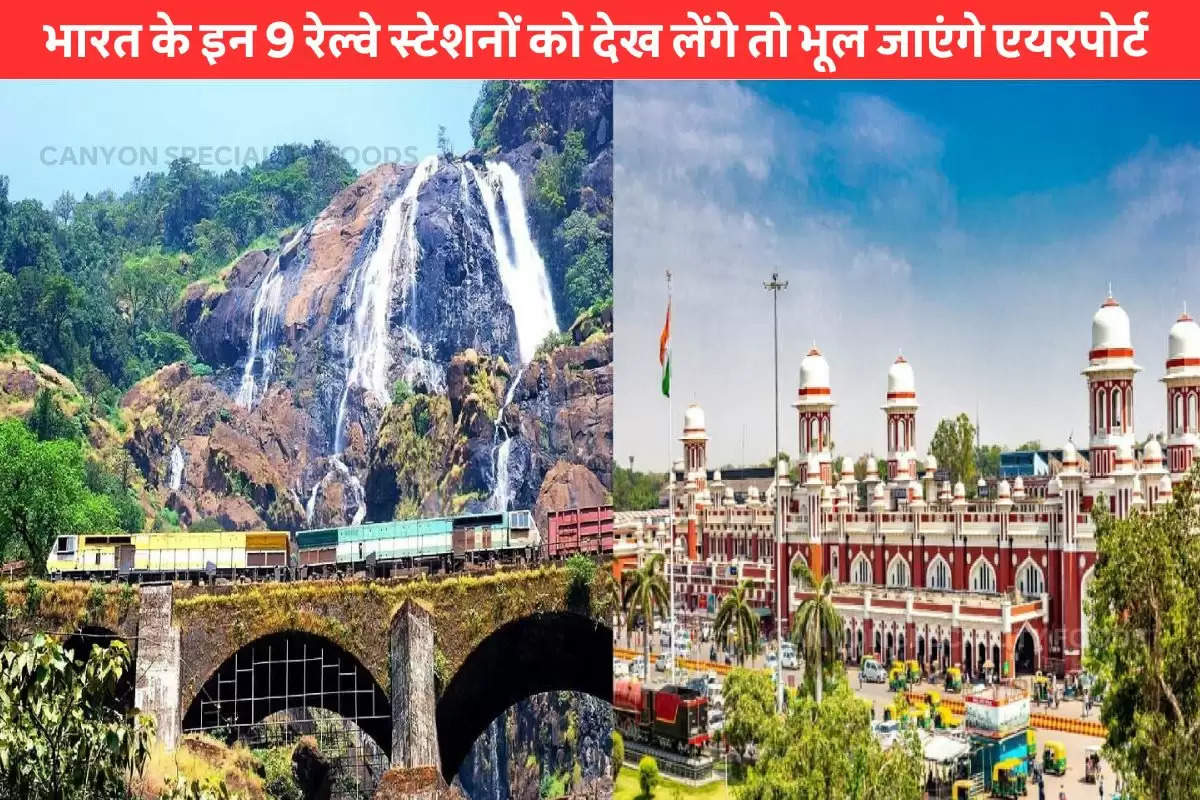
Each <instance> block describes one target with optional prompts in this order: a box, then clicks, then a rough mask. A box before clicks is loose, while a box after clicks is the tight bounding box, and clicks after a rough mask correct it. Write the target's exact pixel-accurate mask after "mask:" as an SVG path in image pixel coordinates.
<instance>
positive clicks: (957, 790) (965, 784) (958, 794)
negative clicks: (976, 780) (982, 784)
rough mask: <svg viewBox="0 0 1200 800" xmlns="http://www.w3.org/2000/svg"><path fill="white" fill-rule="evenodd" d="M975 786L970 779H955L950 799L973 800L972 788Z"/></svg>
mask: <svg viewBox="0 0 1200 800" xmlns="http://www.w3.org/2000/svg"><path fill="white" fill-rule="evenodd" d="M974 787H975V785H974V784H973V783H971V782H970V781H968V780H959V781H955V782H954V786H953V787H952V788H951V789H950V800H971V789H973V788H974Z"/></svg>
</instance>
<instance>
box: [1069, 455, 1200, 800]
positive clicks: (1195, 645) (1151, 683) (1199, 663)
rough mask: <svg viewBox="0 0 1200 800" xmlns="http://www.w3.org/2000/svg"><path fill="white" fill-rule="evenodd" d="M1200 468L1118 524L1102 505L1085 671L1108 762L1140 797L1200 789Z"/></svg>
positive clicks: (1183, 793)
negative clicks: (1094, 685)
mask: <svg viewBox="0 0 1200 800" xmlns="http://www.w3.org/2000/svg"><path fill="white" fill-rule="evenodd" d="M1198 480H1200V466H1198V467H1195V468H1193V470H1192V472H1191V473H1190V474H1189V475H1188V476H1187V478H1186V479H1185V480H1183V481H1181V482H1180V483H1179V484H1177V485H1176V487H1175V489H1174V493H1173V496H1172V501H1171V503H1170V504H1169V505H1167V506H1165V507H1160V508H1157V509H1155V510H1154V511H1153V512H1151V513H1139V514H1133V515H1131V516H1130V517H1128V518H1127V519H1117V518H1116V517H1114V516H1112V515H1110V514H1108V513H1106V512H1104V511H1103V509H1102V504H1100V503H1097V504H1096V506H1095V508H1096V509H1097V511H1096V512H1095V513H1096V522H1097V534H1096V538H1097V541H1096V544H1097V551H1098V552H1097V563H1096V568H1095V577H1094V579H1093V580H1092V581H1091V584H1090V588H1089V590H1088V594H1087V597H1086V598H1085V603H1086V606H1085V609H1086V613H1088V614H1089V619H1090V624H1089V627H1088V642H1087V651H1086V653H1085V658H1084V665H1085V666H1086V667H1087V669H1088V670H1089V671H1090V672H1092V673H1093V674H1094V675H1096V676H1097V678H1098V681H1099V684H1100V686H1102V687H1103V688H1104V702H1103V704H1102V706H1101V720H1102V721H1103V722H1104V724H1105V725H1106V726H1108V739H1107V741H1106V743H1105V757H1106V758H1107V759H1108V760H1109V761H1110V762H1111V763H1112V765H1113V766H1114V767H1115V768H1116V770H1117V771H1118V772H1119V773H1121V774H1122V775H1124V776H1125V777H1126V779H1127V780H1128V782H1129V787H1130V796H1131V797H1138V798H1141V797H1146V798H1150V797H1194V796H1196V790H1197V787H1200V760H1198V759H1197V758H1196V752H1197V749H1198V748H1200V508H1198V507H1197V493H1196V490H1197V481H1198Z"/></svg>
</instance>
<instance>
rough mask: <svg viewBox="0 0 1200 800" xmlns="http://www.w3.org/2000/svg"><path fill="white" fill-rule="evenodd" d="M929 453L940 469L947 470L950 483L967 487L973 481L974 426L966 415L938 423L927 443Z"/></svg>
mask: <svg viewBox="0 0 1200 800" xmlns="http://www.w3.org/2000/svg"><path fill="white" fill-rule="evenodd" d="M929 452H930V453H932V454H933V455H934V457H935V458H937V460H938V464H939V465H940V466H941V468H942V469H946V470H949V472H950V480H951V482H955V481H962V482H963V483H965V484H967V485H968V486H970V485H971V483H972V482H973V481H974V480H975V457H974V452H975V426H974V425H972V424H971V418H970V417H968V416H967V415H966V414H959V415H958V416H957V417H955V418H954V419H944V420H942V421H941V422H939V423H938V426H937V428H936V429H935V430H934V432H933V439H931V440H930V442H929Z"/></svg>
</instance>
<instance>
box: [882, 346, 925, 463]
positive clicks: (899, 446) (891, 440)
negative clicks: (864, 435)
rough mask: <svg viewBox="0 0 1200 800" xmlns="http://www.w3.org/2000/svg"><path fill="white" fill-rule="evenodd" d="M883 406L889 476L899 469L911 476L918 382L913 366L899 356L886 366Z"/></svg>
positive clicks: (914, 445)
mask: <svg viewBox="0 0 1200 800" xmlns="http://www.w3.org/2000/svg"><path fill="white" fill-rule="evenodd" d="M882 408H883V413H884V416H886V418H887V443H888V476H889V477H890V478H892V479H895V476H897V475H899V474H901V472H903V473H904V474H906V475H912V474H914V473H913V467H914V461H915V459H916V440H917V384H916V379H915V378H914V377H913V369H912V365H911V364H909V363H908V362H907V361H906V360H905V359H904V356H902V355H901V356H896V360H895V361H894V362H893V363H892V366H891V368H890V369H888V378H887V399H886V401H885V402H884V404H883V406H882ZM901 466H903V470H901V469H900V467H901Z"/></svg>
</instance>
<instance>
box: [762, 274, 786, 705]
mask: <svg viewBox="0 0 1200 800" xmlns="http://www.w3.org/2000/svg"><path fill="white" fill-rule="evenodd" d="M787 287H788V282H787V281H781V280H779V273H778V272H772V273H771V280H769V281H766V282H764V283H763V288H764V289H766V290H767V291H768V292H770V293H771V325H772V329H773V335H774V342H775V362H774V371H775V458H774V459H773V461H774V463H775V595H776V611H775V683H776V689H775V709H776V711H778V712H779V713H781V714H782V713H783V604H784V596H783V594H784V592H783V571H782V570H783V526H782V524H781V520H780V519H779V509H780V507H781V505H780V504H781V502H782V498H780V496H779V293H780V292H782V291H783V290H785V289H787Z"/></svg>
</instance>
